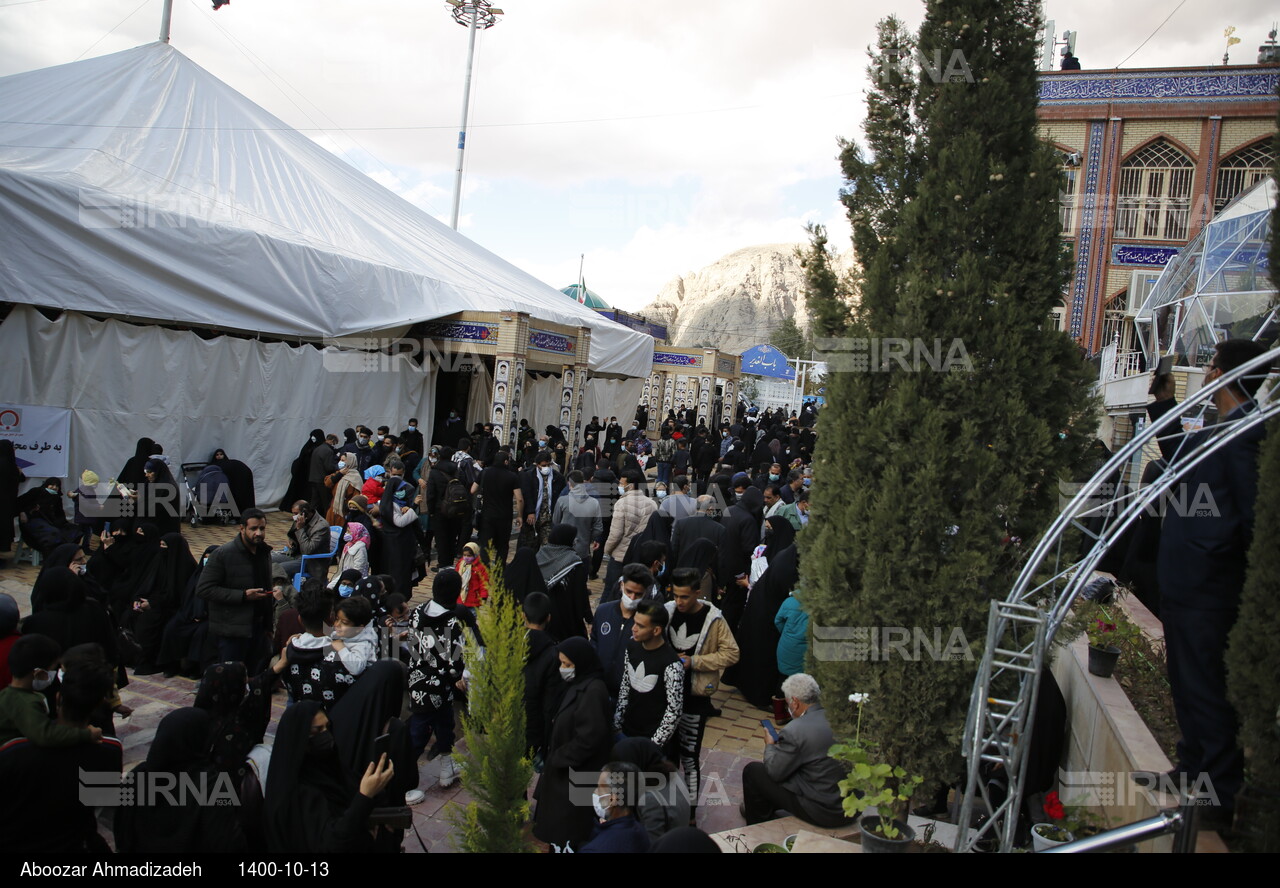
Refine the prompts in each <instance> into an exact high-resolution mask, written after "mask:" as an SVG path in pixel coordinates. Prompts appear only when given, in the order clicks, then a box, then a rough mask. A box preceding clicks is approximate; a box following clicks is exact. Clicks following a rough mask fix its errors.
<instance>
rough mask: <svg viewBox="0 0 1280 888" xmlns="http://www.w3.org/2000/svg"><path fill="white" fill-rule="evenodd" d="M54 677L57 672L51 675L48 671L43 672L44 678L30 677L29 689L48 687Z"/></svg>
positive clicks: (35, 689) (38, 689) (41, 689)
mask: <svg viewBox="0 0 1280 888" xmlns="http://www.w3.org/2000/svg"><path fill="white" fill-rule="evenodd" d="M40 671H41V672H44V670H43V669H42V670H40ZM56 677H57V673H53V674H52V675H51V674H50V673H48V672H44V678H35V677H32V679H31V690H33V691H43V690H44V689H45V688H47V687H49V685H51V684H53V680H54V678H56Z"/></svg>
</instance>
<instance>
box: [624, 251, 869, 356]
mask: <svg viewBox="0 0 1280 888" xmlns="http://www.w3.org/2000/svg"><path fill="white" fill-rule="evenodd" d="M803 247H804V245H803V244H766V245H763V246H757V247H745V248H743V249H741V250H734V251H733V252H732V253H729V254H728V255H727V256H723V257H721V258H720V259H718V260H717V261H715V262H713V263H712V264H711V265H708V266H707V267H705V268H703V269H701V270H699V271H695V272H692V273H690V274H686V275H683V276H679V277H675V278H673V279H672V280H670V281H669V282H667V284H666V285H665V286H664V287H663V288H662V290H661V291H660V292H659V293H658V298H657V299H655V300H654V301H653V302H651V303H649V305H647V306H645V307H644V308H643V309H641V310H640V314H642V315H644V316H645V317H648V318H650V319H652V320H655V321H656V320H661V321H662V322H663V323H665V324H666V325H667V335H668V337H669V341H670V342H671V344H672V345H676V346H680V347H682V348H694V347H696V346H701V345H708V346H710V345H714V346H715V347H716V348H719V349H720V350H722V351H727V352H732V353H734V354H738V353H741V352H742V351H744V350H746V349H748V348H750V347H751V346H753V345H759V344H760V343H762V342H768V341H769V334H770V333H772V332H773V331H774V330H776V329H777V328H778V326H779V325H781V324H782V322H783V320H785V319H786V318H793V319H794V320H795V322H796V323H797V324H798V325H799V326H800V328H801V329H802V330H807V329H808V327H809V315H808V311H807V308H806V304H805V293H804V269H802V268H801V267H800V260H799V259H798V258H797V256H796V250H797V248H803ZM851 264H852V251H846V252H845V253H842V254H839V255H838V256H837V261H836V267H837V269H838V270H840V271H842V272H843V271H845V270H847V269H848V268H849V267H850V266H851Z"/></svg>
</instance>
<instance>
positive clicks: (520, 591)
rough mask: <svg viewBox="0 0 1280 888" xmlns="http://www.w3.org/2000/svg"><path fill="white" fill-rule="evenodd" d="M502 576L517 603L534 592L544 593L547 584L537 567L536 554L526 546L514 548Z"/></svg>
mask: <svg viewBox="0 0 1280 888" xmlns="http://www.w3.org/2000/svg"><path fill="white" fill-rule="evenodd" d="M502 577H503V580H504V582H505V584H506V587H507V588H508V589H510V590H511V594H512V595H514V596H515V598H516V601H517V602H519V603H524V600H525V598H527V597H528V596H529V595H530V594H532V593H534V592H542V593H543V594H546V591H547V584H546V581H545V580H543V578H542V571H541V570H540V569H539V568H538V555H537V553H535V552H534V551H533V549H531V548H529V547H528V546H524V547H522V548H520V549H517V550H516V554H515V557H514V558H512V559H511V563H510V564H508V565H507V569H506V570H505V571H503V574H502Z"/></svg>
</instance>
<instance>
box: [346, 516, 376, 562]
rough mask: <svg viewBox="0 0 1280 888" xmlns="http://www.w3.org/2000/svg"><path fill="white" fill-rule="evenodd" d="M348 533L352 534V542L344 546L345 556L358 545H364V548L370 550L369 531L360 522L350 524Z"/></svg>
mask: <svg viewBox="0 0 1280 888" xmlns="http://www.w3.org/2000/svg"><path fill="white" fill-rule="evenodd" d="M346 533H349V534H351V540H350V541H349V542H347V543H346V544H345V545H343V547H342V554H343V555H344V556H345V555H346V554H347V550H349V549H350V548H351V547H352V546H354V545H355V544H356V543H364V546H365V548H366V549H368V548H370V545H369V539H370V538H369V531H368V529H367V528H366V527H365V526H364V525H363V524H361V523H360V522H358V521H352V522H351V523H350V524H348V525H347V530H346Z"/></svg>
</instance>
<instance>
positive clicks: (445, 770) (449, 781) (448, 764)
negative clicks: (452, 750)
mask: <svg viewBox="0 0 1280 888" xmlns="http://www.w3.org/2000/svg"><path fill="white" fill-rule="evenodd" d="M458 773H459V768H458V764H457V762H455V761H454V760H453V756H451V755H442V756H440V788H441V789H448V788H449V787H450V786H453V784H455V783H457V782H458Z"/></svg>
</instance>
